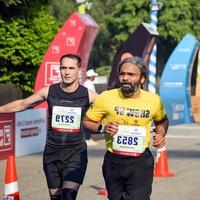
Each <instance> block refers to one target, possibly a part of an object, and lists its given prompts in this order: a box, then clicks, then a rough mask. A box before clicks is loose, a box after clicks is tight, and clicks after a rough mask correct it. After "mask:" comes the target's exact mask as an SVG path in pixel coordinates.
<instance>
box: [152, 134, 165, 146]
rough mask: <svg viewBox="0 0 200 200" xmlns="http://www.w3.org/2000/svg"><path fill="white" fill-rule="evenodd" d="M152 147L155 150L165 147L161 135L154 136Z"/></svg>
mask: <svg viewBox="0 0 200 200" xmlns="http://www.w3.org/2000/svg"><path fill="white" fill-rule="evenodd" d="M153 146H154V147H156V148H157V149H160V148H162V147H163V146H165V138H164V137H163V136H162V135H161V134H155V135H154V136H153Z"/></svg>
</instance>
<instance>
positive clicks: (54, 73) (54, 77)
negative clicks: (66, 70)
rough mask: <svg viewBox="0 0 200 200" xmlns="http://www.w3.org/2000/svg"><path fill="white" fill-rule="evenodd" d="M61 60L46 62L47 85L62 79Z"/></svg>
mask: <svg viewBox="0 0 200 200" xmlns="http://www.w3.org/2000/svg"><path fill="white" fill-rule="evenodd" d="M59 68H60V64H59V62H46V63H45V86H49V85H51V84H54V83H58V82H60V81H61V77H60V69H59Z"/></svg>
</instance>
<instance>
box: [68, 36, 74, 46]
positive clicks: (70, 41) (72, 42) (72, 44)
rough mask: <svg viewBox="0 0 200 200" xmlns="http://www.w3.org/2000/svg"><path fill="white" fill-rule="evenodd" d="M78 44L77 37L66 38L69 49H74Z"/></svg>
mask: <svg viewBox="0 0 200 200" xmlns="http://www.w3.org/2000/svg"><path fill="white" fill-rule="evenodd" d="M75 44H76V38H75V37H67V38H66V45H67V46H69V47H73V46H75Z"/></svg>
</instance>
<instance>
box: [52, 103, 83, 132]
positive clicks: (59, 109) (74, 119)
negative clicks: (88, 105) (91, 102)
mask: <svg viewBox="0 0 200 200" xmlns="http://www.w3.org/2000/svg"><path fill="white" fill-rule="evenodd" d="M80 123H81V108H80V107H63V106H54V107H53V111H52V129H53V130H56V131H59V132H73V133H77V132H79V131H80Z"/></svg>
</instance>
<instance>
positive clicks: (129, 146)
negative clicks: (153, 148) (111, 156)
mask: <svg viewBox="0 0 200 200" xmlns="http://www.w3.org/2000/svg"><path fill="white" fill-rule="evenodd" d="M145 141H146V128H144V127H137V126H124V125H119V126H118V132H117V133H116V134H115V135H114V137H113V153H116V154H119V155H126V156H140V155H141V154H142V153H143V152H144V151H145Z"/></svg>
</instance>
